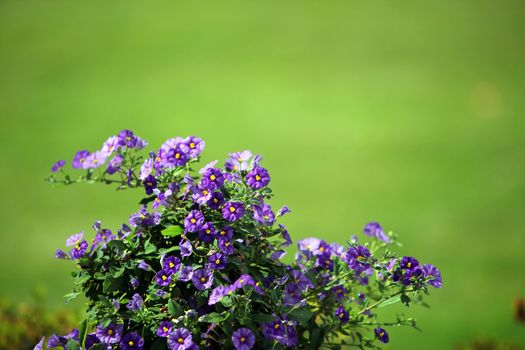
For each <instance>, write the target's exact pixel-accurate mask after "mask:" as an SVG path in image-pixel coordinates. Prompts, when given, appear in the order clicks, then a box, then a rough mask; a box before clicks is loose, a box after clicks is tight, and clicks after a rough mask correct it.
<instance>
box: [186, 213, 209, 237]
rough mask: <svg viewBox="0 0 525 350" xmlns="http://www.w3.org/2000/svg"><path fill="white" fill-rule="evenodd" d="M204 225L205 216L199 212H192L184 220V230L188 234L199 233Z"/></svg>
mask: <svg viewBox="0 0 525 350" xmlns="http://www.w3.org/2000/svg"><path fill="white" fill-rule="evenodd" d="M202 225H204V215H203V214H202V213H201V212H200V211H198V210H192V211H190V213H189V214H188V216H186V218H185V219H184V228H185V229H186V231H188V232H198V231H199V230H200V229H201V227H202Z"/></svg>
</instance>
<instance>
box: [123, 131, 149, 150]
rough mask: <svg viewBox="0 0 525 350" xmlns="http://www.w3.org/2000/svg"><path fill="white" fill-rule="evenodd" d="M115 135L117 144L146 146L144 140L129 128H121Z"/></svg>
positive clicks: (132, 146)
mask: <svg viewBox="0 0 525 350" xmlns="http://www.w3.org/2000/svg"><path fill="white" fill-rule="evenodd" d="M117 137H118V144H119V146H122V147H128V148H136V149H142V148H144V146H146V142H145V141H144V140H142V139H141V138H140V137H138V136H135V134H133V131H131V130H122V131H121V132H119V134H118V136H117Z"/></svg>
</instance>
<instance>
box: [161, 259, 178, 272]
mask: <svg viewBox="0 0 525 350" xmlns="http://www.w3.org/2000/svg"><path fill="white" fill-rule="evenodd" d="M162 269H163V270H164V271H166V272H168V273H170V274H173V273H177V271H179V269H180V259H179V258H177V257H176V256H173V255H171V256H167V257H165V258H164V260H163V261H162Z"/></svg>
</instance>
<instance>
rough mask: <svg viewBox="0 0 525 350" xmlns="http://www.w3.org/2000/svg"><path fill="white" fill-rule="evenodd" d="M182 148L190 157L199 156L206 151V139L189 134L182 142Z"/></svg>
mask: <svg viewBox="0 0 525 350" xmlns="http://www.w3.org/2000/svg"><path fill="white" fill-rule="evenodd" d="M180 148H181V149H182V151H183V152H184V153H186V154H187V155H189V156H190V158H197V157H198V156H199V155H200V154H201V153H202V151H204V141H203V140H202V139H200V138H198V137H195V136H188V137H187V138H185V139H184V141H182V142H181V144H180Z"/></svg>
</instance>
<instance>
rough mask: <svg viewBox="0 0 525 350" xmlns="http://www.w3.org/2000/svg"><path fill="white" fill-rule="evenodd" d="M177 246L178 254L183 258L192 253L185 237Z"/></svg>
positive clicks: (191, 248)
mask: <svg viewBox="0 0 525 350" xmlns="http://www.w3.org/2000/svg"><path fill="white" fill-rule="evenodd" d="M179 248H180V256H182V257H183V258H185V257H188V256H190V255H191V254H192V253H193V247H192V246H191V243H190V242H189V241H188V240H187V239H184V240H182V241H180V243H179Z"/></svg>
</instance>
